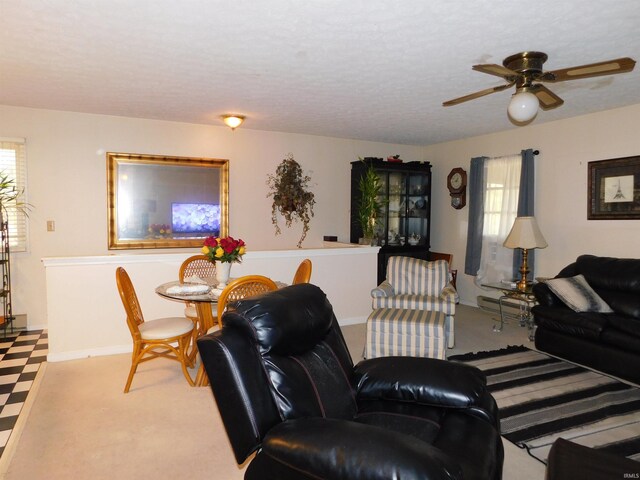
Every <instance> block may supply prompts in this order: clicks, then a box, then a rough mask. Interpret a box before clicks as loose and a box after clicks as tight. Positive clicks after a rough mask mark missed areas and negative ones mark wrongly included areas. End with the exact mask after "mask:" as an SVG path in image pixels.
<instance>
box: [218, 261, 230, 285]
mask: <svg viewBox="0 0 640 480" xmlns="http://www.w3.org/2000/svg"><path fill="white" fill-rule="evenodd" d="M230 273H231V262H218V264H217V265H216V280H217V281H218V285H217V286H216V288H217V289H218V290H222V289H223V288H224V287H226V286H227V282H228V281H229V274H230Z"/></svg>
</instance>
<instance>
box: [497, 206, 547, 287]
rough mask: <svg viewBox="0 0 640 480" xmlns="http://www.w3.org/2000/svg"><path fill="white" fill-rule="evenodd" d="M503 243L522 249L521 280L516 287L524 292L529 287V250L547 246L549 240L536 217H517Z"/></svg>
mask: <svg viewBox="0 0 640 480" xmlns="http://www.w3.org/2000/svg"><path fill="white" fill-rule="evenodd" d="M503 245H504V246H505V247H507V248H521V249H522V265H520V281H519V282H518V283H517V285H516V287H517V288H518V290H519V291H521V292H524V291H525V290H526V289H527V275H528V274H529V266H528V265H527V255H528V251H529V250H530V249H532V248H545V247H546V246H547V241H546V240H545V239H544V237H543V236H542V232H540V228H539V227H538V224H537V223H536V219H535V217H517V218H516V221H515V222H513V227H511V231H510V232H509V235H507V238H506V240H505V241H504V243H503Z"/></svg>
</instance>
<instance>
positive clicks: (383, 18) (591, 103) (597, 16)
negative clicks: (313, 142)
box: [0, 0, 640, 145]
mask: <svg viewBox="0 0 640 480" xmlns="http://www.w3.org/2000/svg"><path fill="white" fill-rule="evenodd" d="M0 18H2V26H1V27H0V104H5V105H17V106H26V107H35V108H46V109H55V110H68V111H76V112H89V113H101V114H108V115H121V116H128V117H140V118H151V119H164V120H175V121H180V122H191V123H202V124H213V125H221V123H220V120H219V116H220V115H221V114H223V113H226V112H237V113H242V114H244V115H246V116H247V121H246V122H245V124H244V125H243V126H242V127H241V128H251V129H258V130H272V131H284V132H296V133H306V134H312V135H327V136H333V137H344V138H355V139H364V140H374V141H382V142H391V143H405V144H417V145H427V144H433V143H439V142H443V141H449V140H454V139H459V138H465V137H469V136H474V135H480V134H485V133H489V132H494V131H501V130H507V129H512V128H526V127H515V126H514V125H513V124H511V123H510V121H509V120H508V118H507V115H506V107H507V104H508V102H509V99H510V94H511V93H512V92H511V90H509V91H503V92H499V93H495V94H492V95H489V96H486V97H482V98H480V99H476V100H474V101H471V102H467V103H464V104H460V105H458V106H454V107H448V108H444V107H442V106H441V105H442V102H443V101H445V100H449V99H451V98H455V97H459V96H462V95H465V94H468V93H472V92H475V91H478V90H482V89H485V88H489V87H492V86H496V85H499V84H501V83H502V82H501V79H499V78H497V77H494V76H491V75H486V74H482V73H479V72H474V71H472V70H471V66H472V65H473V64H476V63H498V64H501V63H502V60H503V59H504V58H505V57H507V56H509V55H511V54H514V53H517V52H521V51H526V50H538V51H543V52H546V53H547V54H548V55H549V60H548V61H547V63H546V64H545V68H546V69H547V70H553V69H558V68H565V67H570V66H574V65H581V64H585V63H593V62H599V61H603V60H609V59H613V58H618V57H623V56H629V57H632V58H634V59H635V60H638V61H640V33H639V32H640V30H639V25H640V2H639V1H638V0H600V1H597V2H596V1H593V2H589V3H588V4H587V2H585V1H584V0H537V1H528V2H524V1H520V0H510V1H502V0H475V1H469V0H467V1H462V0H439V1H434V0H396V1H393V0H386V1H383V0H340V1H337V0H304V1H302V0H269V1H267V0H264V1H259V0H253V1H242V0H236V1H228V0H225V1H216V0H201V1H190V0H180V1H176V0H92V1H89V0H33V1H28V2H19V1H16V0H0ZM639 76H640V68H636V70H634V71H633V72H632V73H626V74H621V75H614V76H609V77H598V78H592V79H584V80H576V81H571V82H565V83H558V84H547V85H548V86H549V87H550V88H551V89H552V90H553V91H554V92H555V93H556V94H558V95H559V96H560V97H562V98H563V99H564V100H565V104H564V105H563V106H562V107H560V108H557V109H555V110H550V111H547V112H543V111H541V112H540V113H539V114H538V117H537V118H536V120H535V121H534V122H535V123H541V122H547V121H551V120H558V119H561V118H567V117H572V116H576V115H583V114H587V113H591V112H596V111H600V110H606V109H611V108H617V107H621V106H625V105H629V104H637V103H640V81H639V80H640V78H639ZM0 133H1V132H0Z"/></svg>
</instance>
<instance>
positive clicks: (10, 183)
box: [0, 172, 31, 216]
mask: <svg viewBox="0 0 640 480" xmlns="http://www.w3.org/2000/svg"><path fill="white" fill-rule="evenodd" d="M15 184H16V182H15V180H14V179H13V178H12V177H10V176H9V174H8V173H5V172H0V208H1V209H2V210H6V209H7V208H15V209H16V211H18V212H20V213H24V214H25V215H26V216H29V211H30V210H31V205H30V204H29V203H25V202H22V201H20V198H21V197H22V194H23V193H24V190H22V189H20V190H18V189H16V185H15Z"/></svg>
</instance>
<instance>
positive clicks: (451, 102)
mask: <svg viewBox="0 0 640 480" xmlns="http://www.w3.org/2000/svg"><path fill="white" fill-rule="evenodd" d="M514 83H515V82H509V83H507V84H506V85H498V86H497V87H492V88H487V89H486V90H481V91H479V92H475V93H470V94H469V95H465V96H464V97H459V98H454V99H453V100H449V101H447V102H444V103H443V104H442V106H443V107H451V106H453V105H458V104H459V103H462V102H466V101H468V100H473V99H474V98H480V97H484V96H485V95H489V94H490V93H495V92H501V91H502V90H506V89H507V88H510V87H512V86H513V84H514Z"/></svg>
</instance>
